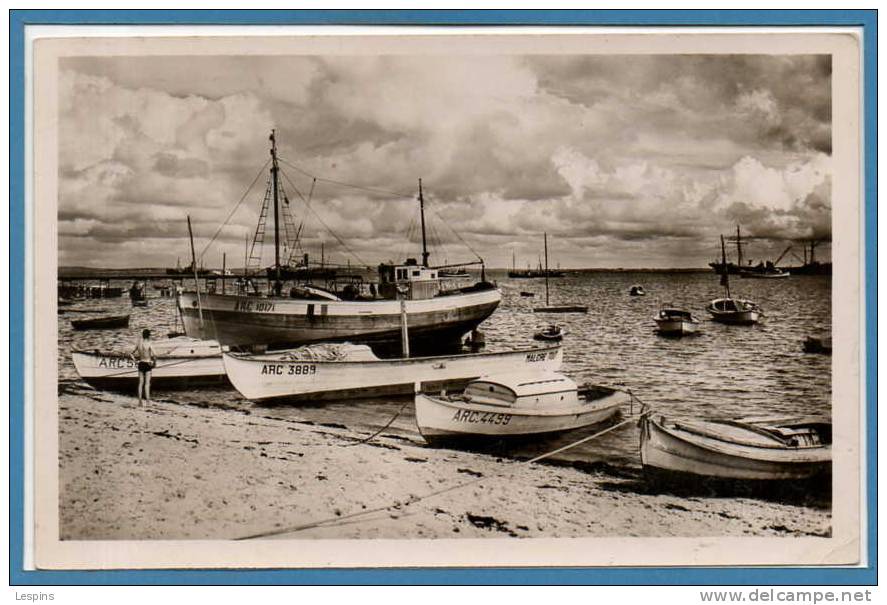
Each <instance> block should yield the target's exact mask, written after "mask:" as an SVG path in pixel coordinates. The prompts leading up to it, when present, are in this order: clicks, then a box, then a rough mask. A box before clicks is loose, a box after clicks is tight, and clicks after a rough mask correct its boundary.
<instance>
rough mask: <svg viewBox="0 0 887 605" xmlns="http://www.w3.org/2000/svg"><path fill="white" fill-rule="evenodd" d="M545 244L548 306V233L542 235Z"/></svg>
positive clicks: (546, 298)
mask: <svg viewBox="0 0 887 605" xmlns="http://www.w3.org/2000/svg"><path fill="white" fill-rule="evenodd" d="M542 237H543V241H544V242H545V306H546V307H547V306H548V233H547V232H545V233H543V234H542Z"/></svg>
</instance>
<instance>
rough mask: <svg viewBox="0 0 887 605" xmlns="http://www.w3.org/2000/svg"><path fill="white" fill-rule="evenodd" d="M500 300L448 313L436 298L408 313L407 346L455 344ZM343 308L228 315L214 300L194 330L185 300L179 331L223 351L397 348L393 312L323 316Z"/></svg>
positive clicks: (194, 315)
mask: <svg viewBox="0 0 887 605" xmlns="http://www.w3.org/2000/svg"><path fill="white" fill-rule="evenodd" d="M220 298H221V297H216V299H220ZM500 298H501V295H500V294H499V293H498V291H490V292H488V293H478V294H477V295H475V296H474V297H472V296H470V295H469V296H464V297H461V299H460V301H459V303H460V304H458V305H456V306H453V305H449V306H450V308H442V306H445V305H447V304H448V303H449V301H450V300H451V299H449V297H442V298H441V299H435V300H436V301H437V304H438V308H435V309H430V310H424V311H416V312H408V319H407V322H408V326H409V338H410V343H411V345H413V344H415V345H416V346H417V347H422V346H424V345H426V344H427V343H428V342H429V341H430V342H431V343H432V344H436V343H443V342H449V343H452V342H455V341H458V340H460V339H461V337H462V336H464V335H465V334H466V333H467V332H470V331H472V330H474V329H475V328H477V326H478V325H480V324H481V322H483V321H484V320H485V319H487V318H488V317H489V316H490V315H491V314H492V313H493V311H495V310H496V307H497V306H498V305H499V300H500ZM269 300H270V299H269ZM472 301H473V302H472ZM312 302H314V301H312ZM418 302H419V303H422V302H424V301H418ZM282 304H285V303H282ZM345 304H347V303H338V302H331V303H328V304H324V303H320V302H316V303H314V304H311V305H310V307H311V309H312V311H311V313H310V314H309V313H306V312H305V311H302V310H301V309H303V308H304V306H302V303H296V305H295V307H294V309H296V310H294V311H293V312H286V313H252V312H243V311H236V310H233V308H234V305H233V304H232V301H231V299H229V300H228V301H224V300H220V302H219V305H217V307H216V308H212V306H211V305H208V306H209V307H210V308H207V307H204V308H203V328H201V327H200V322H199V313H198V309H197V308H195V307H193V306H191V304H190V303H187V301H186V304H183V305H182V315H183V318H184V322H185V331H186V333H188V335H189V336H198V337H200V338H209V339H213V340H217V341H218V342H219V343H220V344H222V345H226V346H249V345H257V344H258V345H270V346H271V347H280V346H287V345H299V344H309V343H316V342H353V343H365V344H373V345H375V344H380V345H395V346H397V345H399V343H400V341H401V319H400V315H399V313H389V312H387V311H385V312H374V311H373V310H374V309H375V308H377V307H376V305H379V304H380V303H353V305H352V306H351V308H352V309H354V310H355V311H354V312H349V313H347V314H344V313H336V312H333V311H331V310H330V311H329V312H328V313H324V311H323V308H324V307H326V308H327V309H328V310H329V309H331V308H333V307H337V306H338V305H345ZM381 304H383V305H384V304H385V303H381ZM395 304H396V301H395ZM222 305H228V306H229V307H230V309H220V308H218V306H222ZM338 308H341V307H338ZM361 310H366V312H361Z"/></svg>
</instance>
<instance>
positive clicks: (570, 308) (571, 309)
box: [533, 305, 588, 313]
mask: <svg viewBox="0 0 887 605" xmlns="http://www.w3.org/2000/svg"><path fill="white" fill-rule="evenodd" d="M533 312H534V313H588V307H583V306H578V305H563V306H559V307H537V308H535V309H533Z"/></svg>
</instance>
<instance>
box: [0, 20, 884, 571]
mask: <svg viewBox="0 0 887 605" xmlns="http://www.w3.org/2000/svg"><path fill="white" fill-rule="evenodd" d="M78 24H87V25H102V24H106V25H114V24H121V25H123V24H125V25H167V24H175V25H192V24H193V25H536V26H540V25H611V26H620V25H623V26H641V25H653V26H655V25H659V26H682V25H701V26H790V25H801V26H856V27H861V28H862V29H863V32H864V34H863V61H864V89H863V94H864V116H863V128H864V140H865V150H864V159H863V161H864V166H865V183H864V188H865V202H864V210H863V211H864V214H865V241H866V253H865V301H866V318H865V320H866V336H867V341H866V358H865V364H866V412H867V424H866V427H867V428H866V435H865V438H866V442H867V444H868V452H867V454H868V457H867V468H866V469H865V470H866V473H867V476H868V484H867V498H868V501H867V505H868V527H867V529H868V535H867V536H863V538H864V539H867V541H868V552H869V564H868V567H866V568H855V569H847V568H828V569H822V568H791V567H780V568H736V567H733V568H619V569H606V568H594V569H588V568H583V569H578V568H535V569H497V568H485V569H411V570H407V569H374V570H363V569H360V570H358V569H324V570H304V569H301V570H298V569H297V570H279V569H278V570H202V571H191V570H170V571H102V572H98V571H25V570H24V569H23V567H22V566H23V559H22V555H23V552H22V549H23V536H24V527H23V476H24V475H23V471H24V447H23V443H24V435H23V431H24V419H23V414H24V351H25V333H24V327H23V324H24V304H25V291H24V281H25V277H24V267H25V240H24V237H25V220H24V217H25V214H24V182H25V178H26V175H25V172H24V153H25V149H24V140H25V124H24V116H25V112H24V103H25V98H24V95H25V86H24V83H25V70H24V54H25V46H24V30H25V27H26V26H27V25H78ZM9 45H10V70H9V74H10V75H9V80H10V81H9V85H10V86H9V90H10V98H9V109H10V117H9V134H10V138H9V159H10V168H9V182H10V191H9V194H10V206H9V220H10V225H9V236H10V237H9V246H10V250H9V265H10V266H9V275H10V284H9V292H10V301H9V303H10V304H9V307H10V311H9V330H10V333H9V337H10V343H9V344H10V350H9V352H10V367H9V380H10V392H9V411H10V428H9V459H10V468H9V477H10V479H9V480H10V486H9V497H10V503H9V508H10V519H9V522H10V527H9V538H10V541H9V561H10V577H9V580H10V584H11V585H69V584H70V585H76V584H120V585H127V584H195V585H200V584H203V585H215V584H599V585H623V584H629V585H631V584H689V585H719V584H733V585H767V584H785V585H788V584H811V585H865V584H876V583H877V548H878V545H877V521H878V519H877V458H878V457H877V355H878V352H877V312H878V311H877V11H875V10H840V11H838V10H810V11H799V10H772V11H767V10H748V11H742V10H638V11H631V10H605V11H578V10H560V11H548V10H515V11H507V10H478V11H465V10H452V11H448V10H334V11H322V10H305V11H284V10H236V11H213V10H182V11H173V10H93V11H88V10H30V11H29V10H17V11H11V12H10V38H9Z"/></svg>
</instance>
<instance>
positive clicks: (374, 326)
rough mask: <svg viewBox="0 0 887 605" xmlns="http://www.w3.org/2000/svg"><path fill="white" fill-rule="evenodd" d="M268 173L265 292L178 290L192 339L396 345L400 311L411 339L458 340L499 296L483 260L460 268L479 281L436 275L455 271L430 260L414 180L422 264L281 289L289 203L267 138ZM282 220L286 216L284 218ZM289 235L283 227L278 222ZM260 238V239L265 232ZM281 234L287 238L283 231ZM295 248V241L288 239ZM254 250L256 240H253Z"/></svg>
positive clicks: (422, 209) (224, 342)
mask: <svg viewBox="0 0 887 605" xmlns="http://www.w3.org/2000/svg"><path fill="white" fill-rule="evenodd" d="M270 140H271V174H270V178H269V179H268V186H267V188H266V191H265V199H264V202H263V208H262V212H261V214H260V219H259V220H260V227H259V228H258V229H257V231H256V233H257V237H258V234H259V233H260V231H261V230H262V229H263V228H264V220H265V217H266V216H267V215H269V214H271V213H272V212H273V219H274V220H273V224H274V265H273V267H272V270H271V271H270V272H269V275H270V276H271V277H270V278H269V285H270V292H269V293H268V294H266V295H244V294H217V293H214V294H209V293H204V292H199V291H191V292H183V293H181V294H180V296H179V299H178V302H179V307H180V309H181V313H182V318H183V320H184V324H185V332H186V334H187V335H188V336H192V337H195V338H209V339H213V340H217V341H218V342H219V343H221V344H222V345H225V346H247V345H257V344H262V345H271V346H273V347H279V346H284V345H298V344H306V343H314V342H331V341H339V342H342V341H346V340H347V341H350V342H356V343H396V342H399V340H400V334H401V324H402V321H401V314H402V307H404V309H403V310H404V311H405V313H406V317H407V321H408V323H409V326H410V339H411V340H414V341H416V344H419V343H421V342H423V341H424V342H428V341H433V342H435V343H442V342H444V341H458V340H459V339H461V337H462V336H463V335H464V334H465V333H467V332H470V331H472V330H474V329H475V328H477V326H478V325H479V324H480V323H481V322H483V321H484V320H485V319H486V318H487V317H489V316H490V315H491V314H492V313H493V311H494V310H495V309H496V307H497V306H498V305H499V302H500V300H501V298H502V293H501V292H500V290H499V289H498V288H497V287H496V286H495V285H494V284H492V283H490V282H488V281H486V279H485V273H484V264H483V259H481V258H480V257H479V256H478V258H477V261H472V262H470V263H466V262H463V263H459V264H458V265H453V266H458V267H465V266H467V265H480V267H481V280H480V281H479V282H477V283H475V284H472V285H469V286H463V287H453V286H452V285H451V284H452V281H451V280H448V279H447V278H446V275H445V274H444V275H441V273H440V271H441V270H442V269H443V270H445V269H447V268H452V267H453V266H449V267H448V266H437V267H435V266H432V265H431V264H430V263H429V256H430V253H429V252H428V246H427V239H426V233H425V201H424V198H423V194H422V182H421V180H420V181H419V211H420V217H421V225H422V261H421V263H419V262H417V261H416V259H412V258H408V259H406V260H405V261H404V262H402V263H383V264H381V265H379V266H378V282H377V283H372V284H363V283H362V282H360V281H359V280H358V281H357V282H354V281H352V282H349V283H347V284H346V285H345V286H344V287H343V288H342V289H336V288H334V287H317V286H310V285H307V284H291V285H292V287H290V288H288V289H285V288H284V285H285V277H286V275H287V273H288V271H287V265H286V264H283V263H281V241H280V240H281V237H280V236H281V233H280V231H281V228H280V227H281V226H280V225H279V221H280V216H281V214H283V213H284V212H285V209H284V208H281V206H282V205H281V204H280V202H279V200H280V199H281V198H283V199H284V201H285V202H286V203H287V205H288V200H287V198H286V194H285V192H283V191H282V183H281V182H280V179H279V173H280V167H279V164H278V155H277V144H276V139H275V135H274V132H273V131H272V133H271V137H270ZM284 219H285V216H284ZM283 227H284V229H285V230H288V225H287V224H286V223H285V224H284V225H283ZM263 237H264V235H263ZM284 237H286V234H284ZM289 243H290V244H291V245H290V249H294V246H293V245H292V244H293V243H294V242H292V241H291V242H289ZM253 248H256V240H254V241H253Z"/></svg>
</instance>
